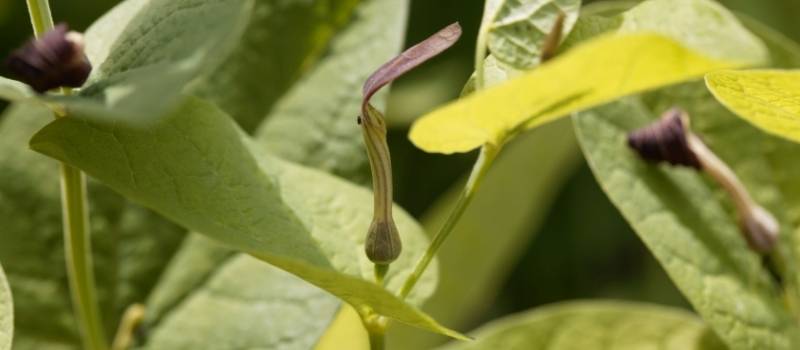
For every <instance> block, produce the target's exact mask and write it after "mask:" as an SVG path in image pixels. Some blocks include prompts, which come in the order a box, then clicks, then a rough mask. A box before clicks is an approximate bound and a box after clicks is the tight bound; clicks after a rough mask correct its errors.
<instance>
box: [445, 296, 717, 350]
mask: <svg viewBox="0 0 800 350" xmlns="http://www.w3.org/2000/svg"><path fill="white" fill-rule="evenodd" d="M474 336H475V338H476V339H477V340H476V341H474V342H462V343H455V344H452V345H449V346H444V347H442V348H441V349H448V350H456V349H459V350H460V349H464V350H466V349H475V350H478V349H508V350H512V349H540V350H566V349H597V350H602V349H614V350H625V349H630V350H633V349H664V350H712V349H719V350H722V349H725V346H724V345H722V343H720V342H719V340H718V339H717V338H716V337H715V336H714V334H713V333H711V332H710V331H709V329H708V328H707V327H706V326H705V325H704V324H703V323H702V321H701V320H699V319H698V318H697V317H696V316H695V315H692V314H690V313H688V312H686V311H683V310H680V309H675V308H669V307H664V306H658V305H654V304H644V303H633V302H621V301H578V302H567V303H561V304H553V305H548V306H544V307H540V308H536V309H533V310H531V311H527V312H523V313H520V314H516V315H512V316H507V317H504V318H502V319H500V320H496V321H492V322H490V323H489V324H487V325H485V326H483V327H481V328H480V329H479V330H477V331H476V332H475V333H474Z"/></svg>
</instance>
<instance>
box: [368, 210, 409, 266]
mask: <svg viewBox="0 0 800 350" xmlns="http://www.w3.org/2000/svg"><path fill="white" fill-rule="evenodd" d="M364 250H365V251H366V253H367V257H368V258H369V260H370V261H372V262H374V263H375V264H382V265H385V264H389V263H391V262H392V261H394V260H395V259H397V257H398V256H400V252H401V251H402V250H403V244H402V243H401V241H400V234H399V233H398V231H397V226H396V225H395V224H394V221H393V220H392V219H391V217H390V218H389V219H388V220H373V221H372V224H371V225H370V226H369V231H368V232H367V241H366V243H365V245H364Z"/></svg>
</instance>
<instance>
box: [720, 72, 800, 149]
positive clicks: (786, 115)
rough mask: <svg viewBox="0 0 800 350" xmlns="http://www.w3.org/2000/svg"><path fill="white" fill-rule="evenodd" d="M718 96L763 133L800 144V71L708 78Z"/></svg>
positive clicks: (732, 73)
mask: <svg viewBox="0 0 800 350" xmlns="http://www.w3.org/2000/svg"><path fill="white" fill-rule="evenodd" d="M706 84H707V85H708V88H709V89H710V90H711V92H712V93H714V96H715V97H716V98H717V99H718V100H719V101H720V102H722V104H724V105H725V106H726V107H728V108H729V109H730V110H731V111H733V112H734V113H736V114H737V115H739V116H741V117H742V118H744V119H745V120H747V121H748V122H750V123H752V124H753V125H755V126H757V127H759V128H761V129H762V130H764V131H766V132H769V133H772V134H774V135H778V136H781V137H785V138H787V139H789V140H792V141H795V142H800V71H796V70H786V71H781V70H757V71H720V72H713V73H711V74H708V75H707V76H706Z"/></svg>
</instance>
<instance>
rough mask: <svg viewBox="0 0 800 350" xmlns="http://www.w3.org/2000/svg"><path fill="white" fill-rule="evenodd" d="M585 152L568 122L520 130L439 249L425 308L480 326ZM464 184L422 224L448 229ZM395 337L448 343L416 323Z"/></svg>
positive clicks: (412, 345) (404, 344) (455, 322)
mask: <svg viewBox="0 0 800 350" xmlns="http://www.w3.org/2000/svg"><path fill="white" fill-rule="evenodd" d="M578 156H579V152H578V146H577V143H576V141H575V137H574V136H573V134H572V124H571V123H570V121H569V119H563V120H559V121H557V122H554V123H552V124H548V125H545V126H543V127H541V128H537V129H535V130H532V131H531V132H530V133H526V134H524V135H520V136H519V137H518V138H517V139H515V141H514V142H512V143H510V144H509V145H507V146H506V147H504V149H503V153H501V154H500V156H499V157H498V158H497V160H496V161H495V162H494V163H493V164H492V170H491V171H490V172H489V173H488V174H487V175H486V179H484V180H483V182H482V183H481V189H480V191H478V192H477V193H476V194H475V198H474V199H473V201H472V203H471V204H470V206H469V207H468V208H467V209H466V211H465V212H464V215H463V217H462V218H461V220H460V221H459V222H458V224H456V226H455V228H454V229H453V237H455V238H454V239H453V240H452V241H449V242H447V244H445V245H444V246H443V247H442V248H441V250H440V251H439V254H438V257H439V266H440V268H439V269H440V272H439V287H438V288H437V289H436V292H434V294H433V296H431V298H430V299H428V300H427V301H426V302H425V304H423V307H422V309H423V310H425V311H426V312H428V313H429V314H430V315H431V316H433V317H434V318H436V319H437V320H439V321H440V322H442V323H444V324H448V325H452V326H454V327H456V328H459V327H462V326H463V327H469V326H470V325H471V324H473V322H474V321H475V319H476V318H477V317H479V315H481V314H482V313H483V312H485V311H486V309H487V308H488V307H489V306H490V305H491V304H492V300H493V298H494V297H495V296H496V294H497V292H498V289H499V287H500V284H502V281H504V280H505V278H506V277H507V275H508V273H509V269H510V268H511V267H512V266H513V264H514V262H515V261H516V259H517V257H519V255H520V254H521V253H522V252H523V250H524V249H525V248H526V247H527V246H528V245H527V243H528V242H529V241H530V240H531V239H533V236H534V233H535V232H536V228H537V227H538V226H539V225H540V224H541V223H542V221H543V220H544V218H545V215H546V214H547V212H548V209H549V205H550V204H551V202H552V200H553V199H554V196H555V195H556V194H557V192H558V190H559V188H560V187H561V184H562V183H563V182H564V181H566V179H567V176H565V175H566V174H567V173H568V172H569V171H570V170H572V169H573V168H574V167H575V165H576V163H577V160H578ZM464 180H466V179H464ZM463 187H464V183H463V181H462V182H457V183H455V184H454V185H453V187H452V188H451V189H450V190H449V191H448V192H447V193H446V194H445V195H444V196H443V197H442V198H441V199H439V200H437V201H436V203H434V204H433V206H432V208H431V209H430V210H429V211H427V212H426V214H425V216H424V217H423V220H422V224H423V227H425V228H426V231H427V232H428V233H435V232H436V230H437V229H439V228H440V227H441V225H442V223H443V222H444V220H445V218H446V217H447V215H449V214H450V211H451V210H452V208H453V204H454V203H455V201H456V199H457V198H458V195H459V194H460V192H461V190H462V189H463ZM493 233H497V234H493ZM476 256H479V257H480V259H475V257H476ZM464 305H471V306H470V307H464ZM389 335H390V337H389V344H390V345H391V346H393V347H396V348H398V349H427V348H430V347H431V345H432V344H436V342H437V341H441V338H440V337H436V336H435V335H433V334H429V333H423V332H419V331H417V330H415V329H411V328H409V327H405V328H400V327H397V328H396V330H395V329H390V333H389Z"/></svg>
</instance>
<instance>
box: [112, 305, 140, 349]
mask: <svg viewBox="0 0 800 350" xmlns="http://www.w3.org/2000/svg"><path fill="white" fill-rule="evenodd" d="M143 319H144V306H143V305H142V304H133V305H131V306H128V308H127V309H126V310H125V313H124V314H123V315H122V320H121V321H120V322H119V328H117V334H116V335H115V336H114V342H113V343H111V350H126V349H128V348H129V347H131V344H133V332H135V331H136V327H138V326H139V324H140V323H142V320H143Z"/></svg>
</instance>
